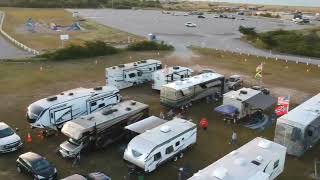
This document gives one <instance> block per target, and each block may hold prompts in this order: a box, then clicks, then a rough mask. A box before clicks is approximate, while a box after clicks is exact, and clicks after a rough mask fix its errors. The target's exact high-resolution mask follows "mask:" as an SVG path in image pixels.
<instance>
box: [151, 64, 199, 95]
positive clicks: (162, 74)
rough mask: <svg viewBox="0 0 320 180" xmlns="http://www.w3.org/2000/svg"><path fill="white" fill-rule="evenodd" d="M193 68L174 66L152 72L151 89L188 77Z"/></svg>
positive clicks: (157, 88) (158, 88)
mask: <svg viewBox="0 0 320 180" xmlns="http://www.w3.org/2000/svg"><path fill="white" fill-rule="evenodd" d="M192 73H193V70H192V69H190V68H187V67H182V66H174V67H168V68H164V69H161V70H158V71H156V72H154V73H152V81H153V83H152V89H156V90H160V89H161V86H162V85H165V84H168V83H171V82H175V81H178V80H183V79H184V78H188V77H189V76H191V74H192Z"/></svg>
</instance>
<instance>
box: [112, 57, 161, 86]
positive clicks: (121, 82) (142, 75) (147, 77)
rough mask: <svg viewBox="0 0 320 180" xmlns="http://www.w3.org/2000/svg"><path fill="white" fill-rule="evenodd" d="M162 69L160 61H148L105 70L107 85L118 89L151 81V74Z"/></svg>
mask: <svg viewBox="0 0 320 180" xmlns="http://www.w3.org/2000/svg"><path fill="white" fill-rule="evenodd" d="M159 69H162V64H161V61H158V60H153V59H148V60H142V61H137V62H133V63H128V64H120V65H118V66H112V67H109V68H106V81H107V84H108V85H113V86H116V87H117V88H119V89H124V88H128V87H131V86H134V85H138V84H142V83H145V82H149V81H151V80H152V79H151V76H152V73H153V72H155V71H157V70H159Z"/></svg>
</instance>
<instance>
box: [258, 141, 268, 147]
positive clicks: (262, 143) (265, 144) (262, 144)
mask: <svg viewBox="0 0 320 180" xmlns="http://www.w3.org/2000/svg"><path fill="white" fill-rule="evenodd" d="M258 146H259V147H261V148H263V149H268V148H269V147H270V146H271V143H270V142H269V141H264V140H261V141H260V142H259V144H258Z"/></svg>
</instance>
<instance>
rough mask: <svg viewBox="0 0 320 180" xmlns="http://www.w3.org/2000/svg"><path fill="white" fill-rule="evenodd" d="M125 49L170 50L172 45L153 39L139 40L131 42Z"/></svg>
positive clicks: (172, 48)
mask: <svg viewBox="0 0 320 180" xmlns="http://www.w3.org/2000/svg"><path fill="white" fill-rule="evenodd" d="M127 50H130V51H156V50H161V51H162V50H165V51H171V50H174V47H173V46H172V45H169V44H165V43H164V42H163V41H161V43H158V42H155V41H141V42H137V43H132V44H130V45H129V46H128V47H127Z"/></svg>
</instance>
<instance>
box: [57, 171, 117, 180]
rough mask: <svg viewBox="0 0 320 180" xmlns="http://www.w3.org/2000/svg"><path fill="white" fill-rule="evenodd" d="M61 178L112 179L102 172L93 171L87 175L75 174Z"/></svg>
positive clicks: (72, 179)
mask: <svg viewBox="0 0 320 180" xmlns="http://www.w3.org/2000/svg"><path fill="white" fill-rule="evenodd" d="M61 180H111V178H110V177H109V176H107V175H105V174H104V173H102V172H93V173H90V174H88V175H87V176H83V175H80V174H73V175H71V176H68V177H65V178H63V179H61Z"/></svg>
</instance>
